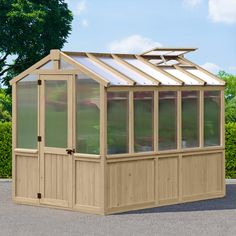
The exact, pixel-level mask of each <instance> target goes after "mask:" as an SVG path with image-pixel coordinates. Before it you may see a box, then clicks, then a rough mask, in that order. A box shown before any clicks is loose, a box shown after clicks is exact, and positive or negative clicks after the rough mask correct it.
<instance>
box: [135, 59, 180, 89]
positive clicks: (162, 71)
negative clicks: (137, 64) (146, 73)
mask: <svg viewBox="0 0 236 236" xmlns="http://www.w3.org/2000/svg"><path fill="white" fill-rule="evenodd" d="M135 57H136V58H137V59H138V60H139V61H142V62H143V63H144V64H146V65H148V66H150V67H151V68H153V69H154V70H156V71H158V72H159V73H161V74H164V75H165V76H167V77H169V78H171V79H172V80H174V81H175V82H177V83H178V84H179V85H184V81H182V80H180V79H178V78H176V77H175V76H173V75H171V74H170V73H168V72H166V71H165V70H163V69H161V68H160V67H157V66H155V65H153V64H152V63H151V62H149V61H148V60H146V59H144V58H143V57H141V56H135Z"/></svg>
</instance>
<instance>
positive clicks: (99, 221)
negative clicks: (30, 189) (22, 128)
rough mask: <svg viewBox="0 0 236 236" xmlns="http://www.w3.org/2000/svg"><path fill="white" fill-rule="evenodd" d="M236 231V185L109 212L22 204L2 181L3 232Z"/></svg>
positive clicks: (29, 235) (25, 235)
mask: <svg viewBox="0 0 236 236" xmlns="http://www.w3.org/2000/svg"><path fill="white" fill-rule="evenodd" d="M8 235H10V236H18V235H22V236H35V235H36V236H38V235H40V236H41V235H42V236H47V235H50V236H51V235H52V236H53V235H55V236H61V235H62V236H64V235H71V236H72V235H73V236H74V235H99V236H100V235H115V236H116V235H119V236H122V235H129V236H130V235H135V236H136V235H165V236H168V235H173V236H176V235H181V236H185V235H186V236H189V235H197V236H204V235H207V236H211V235H214V236H217V235H230V236H231V235H232V236H234V235H236V184H228V185H227V195H226V197H225V198H221V199H215V200H206V201H199V202H194V203H186V204H179V205H173V206H165V207H159V208H152V209H145V210H139V211H132V212H127V213H122V214H115V215H109V216H99V215H89V214H84V213H79V212H72V211H64V210H56V209H49V208H43V207H33V206H26V205H17V204H15V203H13V202H12V201H11V182H4V181H0V236H8Z"/></svg>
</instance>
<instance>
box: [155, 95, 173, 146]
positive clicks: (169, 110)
mask: <svg viewBox="0 0 236 236" xmlns="http://www.w3.org/2000/svg"><path fill="white" fill-rule="evenodd" d="M158 114H159V119H158V121H159V125H158V127H159V132H158V135H159V137H158V142H159V150H169V149H176V148H177V93H176V92H174V91H163V92H159V112H158Z"/></svg>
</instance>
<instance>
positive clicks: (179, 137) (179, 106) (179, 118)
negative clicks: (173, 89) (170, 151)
mask: <svg viewBox="0 0 236 236" xmlns="http://www.w3.org/2000/svg"><path fill="white" fill-rule="evenodd" d="M181 148H182V101H181V91H177V150H178V151H179V150H181Z"/></svg>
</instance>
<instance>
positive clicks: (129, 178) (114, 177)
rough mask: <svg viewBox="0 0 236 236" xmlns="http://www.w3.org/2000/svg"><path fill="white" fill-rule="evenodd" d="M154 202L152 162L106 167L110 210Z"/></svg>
mask: <svg viewBox="0 0 236 236" xmlns="http://www.w3.org/2000/svg"><path fill="white" fill-rule="evenodd" d="M152 201H154V160H141V161H130V162H121V163H112V164H109V165H108V206H109V207H110V208H114V207H119V206H126V205H132V204H137V203H145V202H152Z"/></svg>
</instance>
